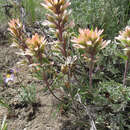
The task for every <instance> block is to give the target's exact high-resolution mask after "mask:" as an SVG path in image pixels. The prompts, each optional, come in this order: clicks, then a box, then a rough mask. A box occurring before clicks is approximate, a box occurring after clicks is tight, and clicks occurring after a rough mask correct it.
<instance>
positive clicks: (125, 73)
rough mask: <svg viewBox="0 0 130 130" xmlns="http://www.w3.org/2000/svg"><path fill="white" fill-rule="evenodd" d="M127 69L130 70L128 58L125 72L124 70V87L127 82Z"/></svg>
mask: <svg viewBox="0 0 130 130" xmlns="http://www.w3.org/2000/svg"><path fill="white" fill-rule="evenodd" d="M127 71H128V60H126V63H125V72H124V78H123V86H124V87H125V84H126V75H127Z"/></svg>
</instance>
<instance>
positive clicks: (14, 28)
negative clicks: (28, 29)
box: [8, 19, 23, 37]
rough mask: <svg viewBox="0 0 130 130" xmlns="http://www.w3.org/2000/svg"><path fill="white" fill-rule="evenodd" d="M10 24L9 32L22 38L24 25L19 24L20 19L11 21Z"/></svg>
mask: <svg viewBox="0 0 130 130" xmlns="http://www.w3.org/2000/svg"><path fill="white" fill-rule="evenodd" d="M8 24H9V29H8V30H9V31H10V32H11V34H12V35H13V36H15V37H20V35H21V34H20V32H21V31H22V28H23V25H22V24H21V23H20V22H19V19H12V20H10V22H9V23H8Z"/></svg>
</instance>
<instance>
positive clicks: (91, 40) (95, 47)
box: [72, 28, 110, 56]
mask: <svg viewBox="0 0 130 130" xmlns="http://www.w3.org/2000/svg"><path fill="white" fill-rule="evenodd" d="M102 32H103V30H98V29H97V28H96V29H95V30H89V29H79V33H80V34H79V36H78V37H74V39H73V40H72V42H73V43H75V44H73V46H74V47H75V48H80V49H83V50H85V53H86V54H88V55H89V56H91V55H93V56H95V55H96V54H97V53H98V51H99V50H100V49H103V48H105V47H106V46H107V45H108V43H109V42H110V41H104V40H103V38H102V37H103V36H101V34H102Z"/></svg>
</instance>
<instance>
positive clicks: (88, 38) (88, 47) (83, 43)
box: [72, 28, 110, 87]
mask: <svg viewBox="0 0 130 130" xmlns="http://www.w3.org/2000/svg"><path fill="white" fill-rule="evenodd" d="M102 32H103V30H98V29H97V28H96V29H95V30H89V29H79V36H78V37H74V39H73V40H72V42H73V43H74V44H73V46H74V47H75V48H80V49H82V50H84V54H83V56H84V57H85V59H87V60H88V61H89V63H90V67H89V86H90V87H92V71H93V68H94V62H95V60H96V55H97V53H98V52H99V51H100V50H101V49H103V48H105V47H106V46H107V45H108V43H109V42H110V41H104V40H103V38H102V37H103V36H102Z"/></svg>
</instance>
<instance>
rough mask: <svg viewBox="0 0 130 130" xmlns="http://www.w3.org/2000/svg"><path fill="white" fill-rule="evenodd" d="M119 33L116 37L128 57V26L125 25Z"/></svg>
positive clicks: (129, 54) (129, 41)
mask: <svg viewBox="0 0 130 130" xmlns="http://www.w3.org/2000/svg"><path fill="white" fill-rule="evenodd" d="M119 33H120V35H119V36H118V37H116V39H117V40H119V41H120V42H121V44H120V45H121V46H123V48H124V51H125V53H126V55H127V56H128V58H130V26H127V27H126V28H125V30H124V31H120V32H119Z"/></svg>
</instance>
